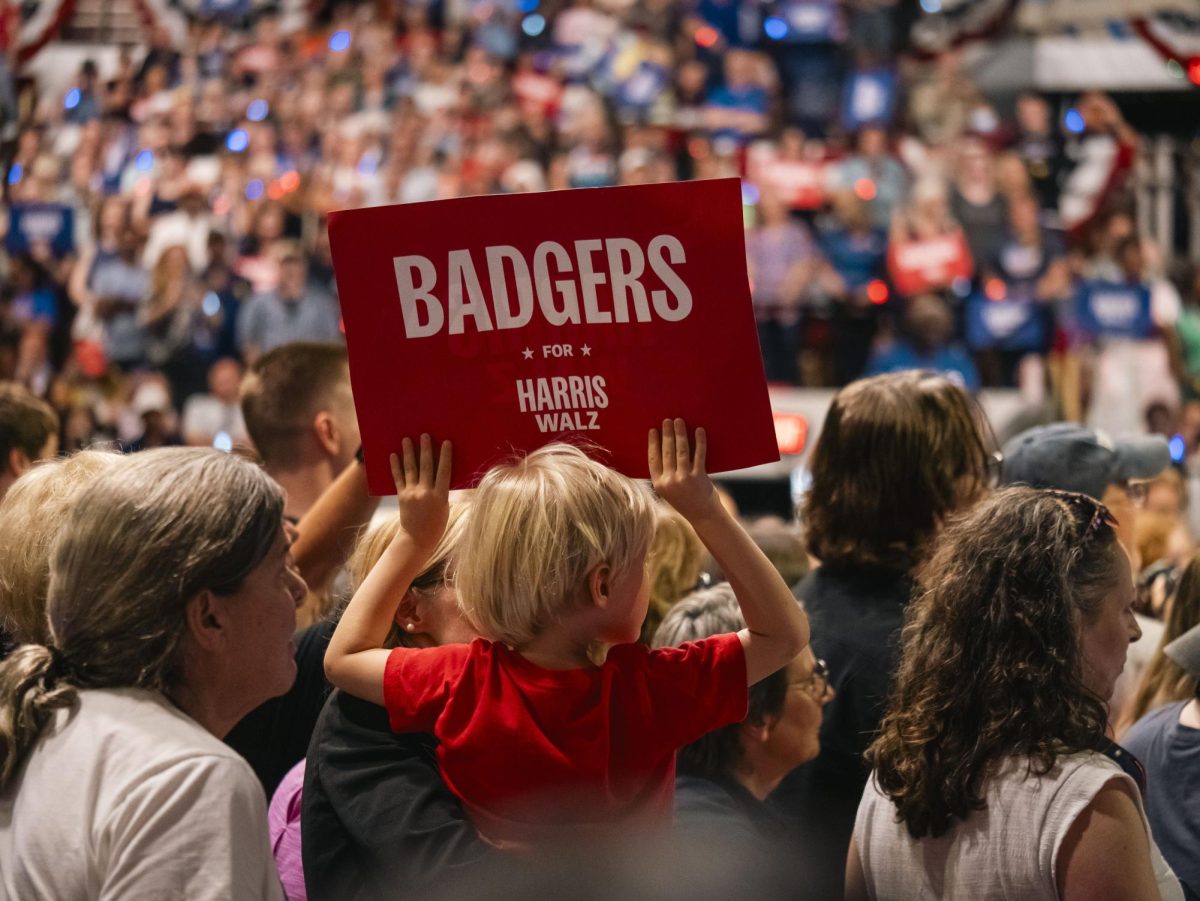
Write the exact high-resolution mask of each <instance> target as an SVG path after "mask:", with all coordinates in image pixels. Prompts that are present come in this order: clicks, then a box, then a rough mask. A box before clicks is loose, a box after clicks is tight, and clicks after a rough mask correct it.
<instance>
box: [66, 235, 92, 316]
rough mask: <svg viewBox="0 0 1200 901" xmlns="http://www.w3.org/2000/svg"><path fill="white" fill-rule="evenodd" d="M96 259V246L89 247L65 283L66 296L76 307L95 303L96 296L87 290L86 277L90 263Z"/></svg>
mask: <svg viewBox="0 0 1200 901" xmlns="http://www.w3.org/2000/svg"><path fill="white" fill-rule="evenodd" d="M95 259H96V245H94V244H92V245H89V246H88V247H87V248H85V249H84V251H83V254H82V255H81V256H80V257H79V263H78V265H76V266H75V268H74V269H72V270H71V278H70V279H69V280H68V282H67V295H68V296H69V297H70V298H71V302H72V303H74V304H75V306H77V307H85V306H87V305H88V304H92V303H95V302H96V296H95V295H94V294H92V292H91V291H90V290H89V289H88V284H87V280H88V275H89V274H90V273H91V269H92V261H93V260H95Z"/></svg>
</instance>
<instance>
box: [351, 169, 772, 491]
mask: <svg viewBox="0 0 1200 901" xmlns="http://www.w3.org/2000/svg"><path fill="white" fill-rule="evenodd" d="M329 240H330V244H331V246H332V250H333V261H334V270H335V272H336V274H337V284H338V293H339V296H340V298H341V304H342V315H343V319H344V321H345V326H346V341H347V344H348V346H349V350H350V375H351V381H352V384H353V386H354V397H355V405H356V407H357V409H358V418H359V425H360V427H361V430H362V439H363V448H364V451H365V453H366V464H367V482H368V484H369V486H370V489H371V492H372V493H373V494H377V495H382V494H394V493H395V486H394V485H393V483H392V478H391V472H390V470H389V467H388V455H389V454H390V453H392V452H394V451H397V450H398V449H399V447H400V442H401V439H402V438H403V437H405V436H410V437H415V436H416V435H419V434H420V433H422V432H428V433H430V434H431V435H432V436H433V437H434V439H435V440H439V441H440V440H442V439H447V438H448V439H449V440H450V441H452V442H453V443H454V478H453V485H454V487H456V488H460V487H468V486H470V485H472V484H474V483H475V482H477V481H478V480H479V478H480V477H481V476H482V475H483V473H484V472H485V471H486V470H487V468H488V467H489V466H490V465H491V464H493V463H494V462H496V461H497V460H499V459H501V458H503V457H505V456H507V455H508V454H510V453H512V452H513V451H514V450H518V451H528V450H532V449H534V448H537V447H540V446H541V445H543V444H546V443H548V442H550V441H553V440H556V439H559V438H562V437H564V436H567V435H571V436H577V437H581V438H583V439H585V440H587V441H590V442H592V443H594V444H596V445H599V446H600V447H602V448H603V449H604V450H605V451H607V453H606V454H605V455H604V456H603V459H604V460H605V462H606V463H608V464H609V465H611V466H612V467H613V468H615V469H617V470H619V471H620V472H623V473H625V474H627V475H630V476H633V477H636V478H645V477H646V476H647V475H648V463H647V457H646V435H647V432H648V431H649V429H650V428H652V427H654V426H656V425H660V424H661V423H662V420H663V419H664V418H667V417H672V416H682V417H683V418H684V419H686V420H687V422H688V426H689V427H690V428H694V427H696V426H704V427H705V429H706V430H707V432H708V436H709V449H708V469H709V471H710V472H722V471H726V470H730V469H741V468H744V467H747V466H753V465H757V464H760V463H768V462H772V461H775V460H778V459H779V451H778V448H777V446H776V440H775V429H774V426H773V424H772V417H771V405H770V400H769V398H768V395H767V388H766V382H765V379H764V377H763V366H762V358H761V356H760V354H759V350H758V338H757V332H756V329H755V325H754V314H753V307H752V306H751V302H750V291H749V283H748V279H747V276H746V251H745V244H744V240H743V232H742V211H741V188H740V185H739V182H738V180H737V179H732V178H731V179H717V180H712V181H699V182H682V183H677V184H662V185H640V186H634V187H620V188H592V189H586V190H574V191H552V192H546V193H538V194H507V195H496V196H486V197H466V198H461V199H456V200H443V201H432V202H429V203H413V204H402V205H399V206H389V207H375V208H370V209H362V210H343V211H340V212H334V213H331V214H330V218H329Z"/></svg>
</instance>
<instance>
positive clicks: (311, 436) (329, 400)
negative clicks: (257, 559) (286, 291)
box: [225, 342, 378, 797]
mask: <svg viewBox="0 0 1200 901" xmlns="http://www.w3.org/2000/svg"><path fill="white" fill-rule="evenodd" d="M242 415H243V417H244V418H245V421H246V431H247V432H249V433H250V439H251V440H252V441H253V442H254V444H255V446H256V447H257V448H258V453H259V455H260V456H261V457H262V461H263V467H264V468H265V469H266V471H267V473H268V474H269V475H270V476H271V477H272V478H273V479H275V481H276V482H278V483H279V484H280V485H281V486H282V487H283V489H284V491H285V497H286V500H285V507H284V515H285V516H287V517H288V518H289V519H291V520H292V522H293V523H295V524H296V531H295V533H294V540H293V542H292V548H291V550H292V556H293V558H294V560H295V564H296V566H297V568H298V569H299V570H300V574H301V575H302V576H303V577H304V580H305V582H306V583H307V584H308V587H309V595H308V597H306V598H305V600H304V603H303V604H302V605H301V606H300V608H299V609H298V610H297V611H296V622H297V625H298V626H300V627H301V628H302V630H301V631H299V632H298V633H297V634H296V669H297V676H296V683H295V684H294V685H293V686H292V689H291V690H290V691H289V692H288V693H287V694H285V695H283V696H282V697H279V698H274V699H272V700H270V701H268V702H267V703H265V704H263V705H262V706H261V707H259V708H257V709H256V710H254V711H252V712H251V713H250V714H249V715H248V716H246V717H245V719H243V720H242V721H241V722H240V723H238V724H237V725H236V726H234V728H233V730H232V731H230V733H229V734H228V735H227V736H226V738H225V741H226V743H227V744H229V746H230V747H232V748H234V749H235V750H237V751H238V752H239V753H240V754H242V756H244V757H245V758H246V759H247V760H248V761H249V762H250V765H251V767H253V768H254V772H255V773H256V774H257V775H258V777H259V779H260V780H261V782H262V784H263V789H264V790H265V791H266V793H267V797H270V796H271V795H272V794H274V792H275V788H276V787H277V786H278V785H279V782H280V780H282V779H283V777H284V775H285V774H286V773H287V772H288V770H290V769H291V768H292V767H293V766H295V764H296V763H297V762H298V761H300V760H301V759H303V757H304V753H305V750H306V749H307V748H308V743H309V739H310V738H311V737H312V730H313V724H314V723H315V722H316V720H317V716H318V714H320V712H321V707H322V705H323V704H324V702H325V695H326V694H327V693H328V691H329V686H328V684H327V683H326V681H325V670H324V667H323V665H322V660H323V658H324V656H325V648H326V647H327V646H328V645H329V637H330V635H331V634H332V633H333V626H334V623H335V618H334V617H331V616H329V615H328V614H329V612H330V611H329V609H328V599H329V596H330V595H332V594H335V592H333V591H331V590H330V589H329V585H330V583H331V582H334V581H335V580H336V579H337V571H338V570H339V569H340V568H341V566H342V564H343V563H344V562H345V560H346V557H347V556H348V555H349V554H350V551H351V549H352V548H353V546H354V542H355V541H356V539H357V538H358V536H359V534H361V532H362V529H363V528H364V527H365V526H366V524H367V522H368V521H369V520H370V519H371V514H372V513H373V512H374V511H375V508H376V506H377V505H378V499H377V498H372V497H370V495H369V494H368V492H367V475H366V468H365V467H364V466H361V465H359V464H357V463H355V462H354V460H355V455H356V454H357V452H358V447H359V441H360V439H359V433H358V419H357V418H356V415H355V410H354V397H353V395H352V394H351V392H350V367H349V363H348V361H347V357H346V348H345V347H342V346H341V345H338V344H320V343H314V342H296V343H293V344H284V345H283V346H281V347H277V348H275V349H274V350H272V351H270V352H268V353H266V354H264V355H263V356H262V357H261V358H260V359H259V360H258V361H257V362H256V363H255V364H254V365H253V366H251V367H250V370H249V372H248V373H247V374H246V377H245V379H244V380H243V381H242ZM305 627H307V628H305Z"/></svg>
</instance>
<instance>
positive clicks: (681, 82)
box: [0, 0, 1200, 459]
mask: <svg viewBox="0 0 1200 901" xmlns="http://www.w3.org/2000/svg"><path fill="white" fill-rule="evenodd" d="M1048 3H1050V0H1042V2H1041V3H1034V4H1024V6H1032V7H1038V8H1040V7H1045V9H1043V10H1042V15H1043V18H1045V17H1048V16H1050V15H1051V13H1050V12H1047V11H1046V10H1048V9H1052V4H1050V5H1047V4H1048ZM1152 5H1153V6H1158V5H1160V4H1152ZM1168 5H1169V4H1168ZM1016 6H1017V4H1013V3H995V2H990V0H986V2H985V0H975V2H958V3H954V2H946V3H945V7H944V8H943V3H942V0H922V2H921V3H920V4H917V3H902V2H899V0H769V2H768V0H762V2H740V3H739V2H731V0H687V2H680V0H651V2H645V3H630V2H625V0H573V2H565V0H458V2H438V0H435V2H428V3H415V2H414V3H383V2H380V3H328V2H320V0H317V2H308V3H304V2H284V3H283V4H282V5H263V4H260V3H258V2H252V0H201V2H187V3H185V2H177V3H174V4H162V3H157V2H155V3H152V2H149V0H137V2H135V0H128V2H112V3H99V4H97V3H95V2H89V0H77V2H72V0H66V2H62V3H60V4H58V5H57V7H56V5H55V4H54V3H48V2H43V3H40V4H36V3H35V4H25V5H18V4H14V3H0V8H2V9H4V10H5V12H4V14H3V16H2V21H3V27H2V28H0V48H3V49H5V50H7V52H6V53H5V54H4V59H5V62H4V64H3V69H4V73H3V77H0V115H3V117H4V125H3V137H4V139H5V143H4V144H3V148H4V152H3V157H4V173H5V177H4V182H5V184H4V196H5V206H6V211H5V215H3V216H0V228H4V229H6V234H5V238H4V253H3V257H2V260H0V265H2V269H3V284H4V291H3V295H2V297H0V378H3V379H13V380H16V381H19V382H22V383H24V384H25V385H27V386H28V387H30V388H31V389H32V390H33V391H34V392H35V393H37V394H39V395H42V396H44V397H45V398H47V399H48V400H49V401H50V402H51V404H52V405H53V406H54V408H55V409H56V410H57V411H58V413H59V415H60V417H61V419H62V426H63V437H64V449H72V448H78V447H83V446H87V445H88V444H89V443H91V442H92V441H94V440H96V439H97V438H101V439H114V438H115V439H118V440H121V441H124V442H129V443H132V444H134V446H144V445H155V444H161V443H171V442H174V441H186V442H188V443H196V444H211V443H213V442H214V441H215V442H216V443H217V445H218V446H223V447H229V446H232V445H233V444H236V443H238V442H239V441H242V440H244V437H245V435H244V430H243V427H242V424H241V422H240V420H239V417H238V415H237V410H236V403H235V401H236V388H237V384H238V378H239V373H240V369H241V367H242V366H243V365H245V364H247V363H252V362H253V361H254V360H255V359H256V358H257V357H258V356H259V355H260V354H262V353H263V352H265V351H268V350H270V349H271V348H272V347H273V346H276V345H278V344H282V343H286V342H289V341H293V340H299V339H303V340H331V339H332V340H338V339H340V334H341V332H340V317H339V313H338V308H337V301H336V286H335V283H334V278H333V270H332V264H331V260H330V253H329V245H328V240H327V233H326V228H325V222H326V215H327V213H328V212H329V211H330V210H334V209H338V208H345V207H357V206H367V205H375V204H387V203H399V202H415V201H424V200H433V199H441V198H449V197H456V196H463V195H469V194H480V193H495V192H514V191H540V190H547V189H560V188H571V187H592V186H604V185H618V184H636V183H644V182H659V181H670V180H676V179H692V178H712V177H722V176H740V177H741V178H742V179H743V200H744V214H745V224H746V249H747V257H748V268H749V274H750V279H751V284H752V293H753V298H754V307H755V311H756V317H757V319H758V323H759V333H760V340H761V345H762V349H763V356H764V364H765V366H766V371H767V375H768V379H769V380H770V381H771V382H773V383H777V384H783V385H801V386H837V385H843V384H846V383H847V382H848V381H851V380H853V379H854V378H857V377H859V376H861V375H863V374H872V373H878V372H886V371H893V370H897V369H903V368H911V367H926V368H933V369H937V370H940V371H944V372H950V373H952V374H954V375H955V376H956V377H957V378H960V379H961V380H962V383H963V384H964V385H965V386H966V387H968V388H969V389H971V390H978V389H980V388H982V387H998V388H1016V389H1019V390H1020V391H1021V392H1022V398H1023V400H1024V401H1025V402H1026V403H1028V404H1029V405H1031V406H1035V407H1036V406H1042V407H1047V408H1050V409H1051V410H1052V411H1053V414H1054V415H1059V416H1062V417H1064V418H1067V419H1073V420H1079V421H1087V422H1088V423H1089V424H1091V425H1093V426H1096V427H1102V428H1105V429H1107V430H1110V431H1112V432H1124V431H1132V430H1143V429H1150V430H1153V431H1161V432H1164V433H1165V434H1167V435H1168V436H1174V435H1176V434H1178V435H1179V436H1180V441H1179V442H1177V450H1178V453H1177V458H1178V459H1182V458H1183V457H1184V456H1185V454H1188V453H1190V451H1191V450H1192V448H1193V447H1194V446H1195V444H1196V433H1197V431H1200V406H1196V405H1194V404H1193V403H1192V402H1193V401H1194V400H1195V399H1196V398H1197V397H1198V396H1200V392H1198V386H1200V381H1198V377H1200V276H1198V275H1197V272H1196V270H1195V267H1194V266H1192V265H1190V264H1189V263H1188V247H1189V245H1190V244H1195V243H1196V239H1197V234H1192V233H1190V231H1189V226H1190V224H1191V223H1190V220H1188V219H1187V216H1186V215H1185V214H1186V213H1187V212H1188V210H1189V209H1190V207H1188V206H1187V199H1186V198H1187V196H1188V195H1187V186H1188V183H1189V182H1188V179H1189V178H1190V177H1191V175H1192V169H1191V167H1192V166H1193V165H1194V164H1196V162H1197V160H1200V154H1196V153H1195V152H1194V147H1193V146H1192V145H1190V144H1188V141H1189V140H1190V139H1191V138H1192V137H1193V136H1194V128H1193V131H1192V133H1191V134H1189V133H1188V131H1187V129H1188V126H1187V124H1186V122H1185V121H1184V120H1186V119H1187V118H1188V117H1187V116H1186V115H1182V113H1186V111H1187V110H1190V109H1195V108H1196V95H1197V92H1196V91H1195V90H1189V88H1191V84H1190V82H1189V78H1190V77H1192V76H1195V77H1196V79H1197V80H1200V66H1196V67H1193V69H1194V71H1191V70H1188V69H1186V64H1187V60H1186V59H1185V60H1184V61H1183V63H1182V64H1181V63H1180V62H1179V61H1177V60H1175V59H1167V60H1166V61H1165V62H1164V61H1162V60H1157V62H1156V63H1155V64H1156V65H1157V66H1159V68H1160V69H1161V70H1162V71H1161V73H1160V76H1161V80H1163V82H1164V83H1163V84H1161V85H1159V86H1158V87H1159V88H1161V89H1162V90H1142V91H1141V92H1140V93H1130V92H1126V93H1117V94H1113V95H1110V94H1104V93H1099V92H1096V91H1091V92H1078V91H1075V92H1070V91H1066V90H1043V91H1038V90H1034V89H1028V88H1027V89H1020V88H1018V87H1017V86H1018V85H1019V84H1021V79H1020V78H1015V79H1014V78H1013V77H1009V78H1008V80H1007V81H1005V80H1004V78H1001V79H999V80H997V79H996V78H995V77H994V73H993V75H992V76H987V72H986V71H984V73H983V75H980V74H979V73H980V71H981V70H980V67H979V66H978V65H969V64H968V63H969V61H970V60H971V59H972V56H971V46H970V45H965V46H960V40H959V38H961V37H962V36H963V34H958V32H955V30H954V29H956V28H957V29H958V30H959V31H961V32H963V33H964V34H965V33H968V32H969V31H970V29H971V28H972V27H976V28H982V29H984V30H990V31H989V34H988V37H989V40H988V41H987V42H984V43H986V44H987V46H989V47H994V46H997V45H998V43H999V42H1000V39H1001V38H1005V39H1006V40H1007V39H1008V37H1011V36H1014V35H1015V36H1018V37H1019V36H1020V35H1021V34H1022V31H1021V29H1022V27H1023V24H1024V25H1027V24H1028V20H1029V19H1030V14H1028V12H1027V11H1025V10H1022V13H1023V15H1020V16H1016V17H1014V16H1013V15H1012V13H1013V9H1014V8H1015V7H1016ZM1137 6H1139V4H1133V5H1132V6H1131V7H1130V8H1131V9H1132V7H1137ZM41 7H47V9H48V10H49V12H55V13H56V15H60V16H61V17H62V18H63V21H64V23H65V24H63V30H62V33H61V34H57V35H55V41H54V42H53V43H52V44H51V45H50V46H49V47H48V48H46V49H42V50H41V51H40V52H39V53H38V54H37V55H31V52H30V51H32V50H33V49H34V48H30V47H22V46H21V45H20V40H21V39H22V38H24V37H25V36H26V35H27V32H29V31H30V29H31V28H32V26H31V25H30V24H29V22H28V21H26V20H28V19H29V18H30V17H33V18H36V17H37V16H39V15H40V16H42V17H43V18H45V17H46V16H48V15H49V12H47V11H42V10H41V9H40V8H41ZM53 7H56V9H50V8H53ZM1097 8H1098V7H1097ZM64 10H66V12H64ZM1139 21H1140V20H1139ZM1180 22H1183V23H1184V24H1185V25H1186V24H1187V20H1186V18H1184V19H1176V20H1175V24H1176V25H1179V24H1180ZM981 23H982V24H981ZM1168 24H1170V22H1168ZM1193 24H1194V23H1193ZM932 26H938V27H939V28H940V29H941V31H937V32H936V33H935V34H934V35H933V37H932V38H931V37H930V36H929V34H928V33H927V32H928V29H929V28H930V27H932ZM1117 26H1120V27H1121V28H1123V29H1124V31H1125V36H1126V37H1127V38H1128V37H1129V36H1130V25H1129V21H1123V22H1122V21H1118V20H1115V19H1114V20H1104V19H1101V20H1099V25H1096V26H1095V27H1098V28H1101V29H1102V30H1103V29H1104V28H1105V27H1107V28H1108V29H1109V30H1112V29H1113V28H1115V27H1117ZM1071 27H1076V26H1074V25H1073V26H1071ZM922 28H925V29H926V31H922ZM84 31H88V32H89V33H90V34H91V36H92V38H93V39H99V40H108V41H111V42H115V43H112V44H110V45H109V46H101V47H98V48H93V47H92V45H88V44H86V43H83V44H75V45H70V44H69V41H67V39H69V38H70V37H71V36H72V35H73V34H75V35H79V34H81V33H82V32H84ZM935 31H936V29H935ZM931 42H932V43H931ZM71 46H73V47H74V48H75V49H74V50H70V51H69V52H66V53H63V52H62V51H63V47H68V48H69V47H71ZM1081 46H1082V45H1081ZM80 48H82V49H80ZM931 48H932V49H931ZM93 50H94V52H93ZM1143 50H1144V52H1145V53H1149V54H1153V52H1154V51H1152V50H1150V49H1147V48H1143ZM56 52H57V53H58V54H59V55H58V56H55V57H53V66H51V65H49V64H47V63H46V61H45V55H46V54H53V53H56ZM1168 55H1169V53H1168ZM1121 58H1123V57H1120V56H1119V54H1113V55H1110V56H1109V57H1108V59H1109V60H1111V61H1112V63H1111V64H1112V65H1115V66H1116V67H1117V69H1118V70H1120V68H1121V65H1120V64H1119V59H1121ZM39 60H41V61H42V64H41V65H38V62H39ZM1014 65H1017V66H1018V67H1019V61H1018V62H1017V63H1016V64H1014V63H1013V61H1011V60H1009V61H1007V62H1004V63H1003V65H1001V66H999V67H1000V68H1001V69H1004V68H1005V67H1007V68H1008V69H1009V70H1011V69H1012V68H1013V67H1014ZM1081 65H1082V63H1081ZM996 68H997V66H996V65H993V66H992V69H993V70H995V69H996ZM1018 74H1019V73H1018ZM1024 74H1025V76H1026V77H1025V81H1026V82H1027V83H1030V84H1032V83H1033V79H1032V78H1030V77H1029V73H1028V72H1026V73H1024ZM1010 75H1011V73H1010ZM985 76H986V77H985ZM1117 76H1118V77H1117V78H1116V82H1117V83H1118V84H1119V83H1120V81H1121V78H1120V77H1119V76H1120V71H1118V72H1117ZM1087 77H1088V78H1093V77H1099V76H1095V75H1094V73H1093V74H1091V75H1087ZM1043 80H1044V81H1045V80H1046V79H1043ZM1110 80H1111V79H1110ZM1141 81H1145V79H1144V78H1142V79H1141ZM1141 81H1139V76H1138V75H1137V74H1136V73H1134V74H1132V75H1130V78H1129V84H1130V85H1131V86H1134V87H1136V86H1138V85H1140V84H1141ZM1153 81H1154V79H1151V82H1153ZM981 82H982V84H981ZM1047 83H1049V84H1051V85H1052V86H1055V85H1057V86H1058V87H1062V85H1063V84H1067V83H1069V79H1067V80H1066V81H1064V80H1063V79H1062V78H1061V77H1060V78H1059V80H1058V82H1054V81H1053V79H1050V80H1048V81H1047ZM1143 87H1145V86H1144V85H1143ZM1151 87H1153V85H1151ZM1167 88H1170V89H1171V90H1167ZM1122 107H1124V108H1125V109H1124V112H1123V110H1122ZM1193 118H1194V117H1193ZM1132 121H1136V123H1137V125H1136V127H1135V126H1134V125H1132V124H1131V122H1132ZM1164 136H1168V137H1170V140H1171V141H1172V142H1173V143H1171V144H1170V145H1169V146H1166V145H1164V144H1163V143H1162V141H1163V140H1164ZM1164 154H1165V156H1164ZM1160 164H1161V165H1160ZM1193 212H1194V211H1193Z"/></svg>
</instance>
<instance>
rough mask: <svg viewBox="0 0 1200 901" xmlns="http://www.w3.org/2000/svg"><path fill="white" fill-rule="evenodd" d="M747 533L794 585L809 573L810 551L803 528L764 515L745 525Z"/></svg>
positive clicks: (788, 581) (782, 574)
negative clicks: (804, 538)
mask: <svg viewBox="0 0 1200 901" xmlns="http://www.w3.org/2000/svg"><path fill="white" fill-rule="evenodd" d="M746 534H747V535H749V536H750V538H751V539H752V540H753V541H754V543H755V544H756V545H758V549H759V550H760V551H762V552H763V553H764V554H766V556H767V559H768V560H770V561H771V565H772V566H774V567H775V571H776V572H778V573H779V575H780V577H781V578H782V579H783V581H785V582H786V583H787V584H788V585H792V586H794V585H795V584H796V583H797V582H799V581H800V580H801V579H803V578H804V577H805V576H807V575H808V571H809V568H810V567H809V562H808V554H807V552H805V550H804V540H803V539H802V537H801V535H800V531H799V530H798V529H797V528H796V527H795V526H794V525H792V524H790V523H786V522H784V521H783V520H782V519H780V518H779V517H777V516H764V517H761V518H760V519H757V520H755V521H754V522H752V523H750V525H749V526H747V527H746Z"/></svg>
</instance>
